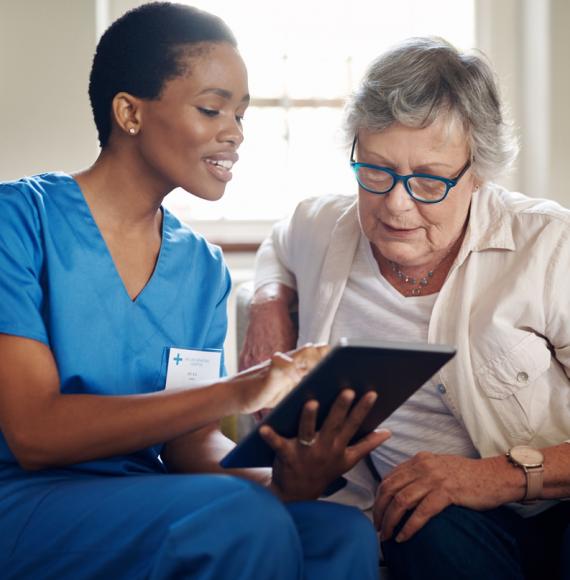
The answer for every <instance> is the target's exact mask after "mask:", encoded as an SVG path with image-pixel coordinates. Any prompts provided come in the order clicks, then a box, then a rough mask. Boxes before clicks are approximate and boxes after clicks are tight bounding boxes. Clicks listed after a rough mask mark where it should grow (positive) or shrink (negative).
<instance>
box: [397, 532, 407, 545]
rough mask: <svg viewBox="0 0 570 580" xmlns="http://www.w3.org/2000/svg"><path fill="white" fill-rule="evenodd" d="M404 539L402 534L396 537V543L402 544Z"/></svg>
mask: <svg viewBox="0 0 570 580" xmlns="http://www.w3.org/2000/svg"><path fill="white" fill-rule="evenodd" d="M405 539H406V538H405V537H404V534H398V535H397V536H396V542H398V544H400V543H401V542H403V541H404V540H405Z"/></svg>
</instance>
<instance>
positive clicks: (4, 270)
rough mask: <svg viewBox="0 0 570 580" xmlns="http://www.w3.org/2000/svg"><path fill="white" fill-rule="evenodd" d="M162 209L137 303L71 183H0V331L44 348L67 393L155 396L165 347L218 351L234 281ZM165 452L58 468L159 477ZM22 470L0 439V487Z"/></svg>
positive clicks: (37, 179)
mask: <svg viewBox="0 0 570 580" xmlns="http://www.w3.org/2000/svg"><path fill="white" fill-rule="evenodd" d="M162 212H163V228H162V245H161V249H160V254H159V257H158V261H157V264H156V267H155V270H154V272H153V274H152V277H151V278H150V280H149V282H148V284H147V285H146V286H145V288H144V289H143V291H142V292H141V293H140V294H139V296H138V297H137V298H136V300H134V301H132V300H131V299H130V297H129V295H128V293H127V291H126V289H125V287H124V285H123V282H122V280H121V278H120V276H119V274H118V272H117V269H116V268H115V265H114V263H113V260H112V258H111V254H110V253H109V250H108V248H107V246H106V244H105V241H104V239H103V237H102V235H101V232H100V231H99V228H98V227H97V224H96V223H95V220H94V219H93V216H92V214H91V212H90V210H89V207H88V205H87V203H86V201H85V199H84V197H83V194H82V192H81V190H80V188H79V186H78V184H77V182H76V181H75V180H74V179H73V178H72V177H71V176H69V175H67V174H64V173H46V174H42V175H37V176H34V177H28V178H24V179H21V180H19V181H13V182H8V183H2V184H0V333H5V334H11V335H18V336H23V337H27V338H31V339H34V340H38V341H40V342H43V343H45V344H46V345H48V346H49V347H50V349H51V350H52V352H53V355H54V357H55V360H56V363H57V367H58V370H59V375H60V380H61V391H62V393H89V394H97V395H130V394H138V393H150V392H153V391H160V390H162V389H164V386H165V380H166V367H167V357H168V349H169V348H170V347H179V348H192V349H221V348H222V347H223V342H224V338H225V335H226V328H227V319H226V301H227V297H228V294H229V291H230V285H231V282H230V277H229V273H228V270H227V267H226V265H225V263H224V260H223V258H222V254H221V251H220V249H219V248H218V247H216V246H213V245H211V244H209V243H208V242H206V240H204V238H202V237H201V236H199V235H197V234H196V233H194V232H193V231H192V230H190V229H189V228H188V227H187V226H184V225H182V224H181V223H180V221H178V219H177V218H176V217H174V216H173V215H172V214H171V213H170V212H169V211H168V210H166V209H165V208H162ZM3 364H6V363H5V362H4V363H3ZM221 370H222V372H224V371H223V363H222V369H221ZM160 450H161V446H160V445H159V446H155V447H153V448H148V449H143V450H140V451H139V452H138V453H133V454H131V455H128V456H120V457H112V458H108V459H101V460H97V461H90V462H86V463H82V464H77V465H73V466H69V468H68V469H67V470H65V471H67V472H69V470H72V471H77V472H83V473H85V472H87V473H108V474H121V473H122V474H128V473H141V472H142V473H145V472H162V471H164V466H163V464H162V463H161V461H160V459H159V453H160ZM53 473H54V474H59V475H61V470H53ZM42 474H44V475H47V473H46V472H42ZM28 475H29V474H27V473H26V472H24V471H23V470H21V469H20V468H19V466H18V465H17V463H16V460H15V458H14V455H13V454H12V452H11V451H10V449H9V448H8V446H7V445H6V441H5V439H4V437H3V436H2V435H1V434H0V480H2V481H3V486H4V485H5V484H6V483H7V481H8V480H13V481H14V480H19V481H20V483H23V481H25V480H26V478H27V477H28ZM14 483H16V481H14ZM4 491H7V489H6V488H5V487H4ZM2 495H4V494H2Z"/></svg>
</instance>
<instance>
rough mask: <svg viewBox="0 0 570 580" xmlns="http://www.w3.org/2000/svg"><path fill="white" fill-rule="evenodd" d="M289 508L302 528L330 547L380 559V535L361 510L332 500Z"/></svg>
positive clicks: (297, 504)
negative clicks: (310, 531)
mask: <svg viewBox="0 0 570 580" xmlns="http://www.w3.org/2000/svg"><path fill="white" fill-rule="evenodd" d="M287 509H288V510H289V511H290V513H291V515H292V516H293V518H294V519H295V520H296V521H297V522H298V523H297V525H298V527H299V526H302V527H303V528H304V529H310V530H314V533H315V534H317V535H318V536H319V537H320V538H321V539H322V540H323V541H324V539H325V538H326V541H327V542H328V544H329V545H331V546H335V545H336V546H338V549H339V550H340V549H342V550H347V551H350V550H354V551H356V552H358V553H360V554H362V553H364V552H366V553H370V554H372V555H375V556H376V557H377V556H378V535H377V533H376V530H375V529H374V526H373V525H372V522H371V521H370V520H369V519H368V518H367V517H366V516H365V515H363V513H362V512H361V511H360V510H358V509H356V508H354V507H349V506H346V505H341V504H337V503H333V502H328V501H314V502H300V503H292V504H289V505H288V506H287Z"/></svg>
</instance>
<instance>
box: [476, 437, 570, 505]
mask: <svg viewBox="0 0 570 580" xmlns="http://www.w3.org/2000/svg"><path fill="white" fill-rule="evenodd" d="M541 452H542V453H543V455H544V474H543V491H542V496H541V499H558V498H562V497H570V444H568V443H562V444H560V445H555V446H552V447H547V448H544V449H541ZM481 461H483V462H485V463H486V464H487V466H488V467H489V468H490V473H491V475H492V479H494V481H495V482H496V483H495V488H496V489H495V493H496V494H497V497H498V498H500V499H501V503H508V502H513V501H514V502H517V501H522V499H523V498H524V496H525V493H526V476H525V473H524V471H523V469H522V468H521V467H518V466H516V465H513V464H512V463H511V462H510V461H509V460H508V459H507V457H506V456H505V455H499V456H496V457H490V458H487V459H482V460H481ZM487 483H488V482H487Z"/></svg>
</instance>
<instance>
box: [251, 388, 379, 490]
mask: <svg viewBox="0 0 570 580" xmlns="http://www.w3.org/2000/svg"><path fill="white" fill-rule="evenodd" d="M354 396H355V394H354V391H351V390H349V389H346V390H344V391H342V393H341V394H340V395H339V396H338V397H337V399H336V401H335V403H334V404H333V406H332V408H331V410H330V412H329V414H328V416H327V418H326V419H325V421H324V423H323V426H322V428H321V429H320V431H318V432H317V431H316V423H317V413H318V403H317V401H314V400H313V401H309V402H308V403H306V404H305V407H304V408H303V412H302V414H301V420H300V422H299V432H298V435H297V437H294V438H290V439H288V438H286V437H281V436H280V435H278V434H277V433H276V432H275V431H274V430H273V429H271V428H270V427H269V426H267V425H264V426H263V427H262V428H261V429H260V434H261V436H262V437H263V438H264V440H265V441H266V442H267V443H268V444H269V445H270V446H271V447H272V448H273V449H274V450H275V453H276V460H275V464H274V466H273V482H272V487H273V488H274V490H275V491H276V492H277V493H278V495H279V496H280V497H281V498H282V499H284V500H286V501H299V500H306V499H316V498H318V497H319V496H320V495H322V493H323V492H324V491H325V490H326V488H327V486H328V485H329V484H330V483H331V482H333V481H334V480H335V479H337V478H338V477H340V476H341V475H342V474H343V473H346V472H347V471H348V470H349V469H351V468H352V467H353V466H354V465H356V463H357V462H358V461H360V459H362V458H363V457H364V456H366V455H367V454H368V453H370V452H371V451H372V450H373V449H375V448H376V447H378V445H381V444H382V443H384V441H386V439H388V437H389V436H390V432H389V431H387V430H385V429H384V430H379V431H373V432H372V433H370V434H369V435H367V436H366V437H364V438H363V439H361V440H360V441H359V442H358V443H355V444H354V445H349V443H350V440H351V439H352V437H353V436H354V435H355V434H356V432H357V431H358V428H359V427H360V425H361V423H362V421H363V420H364V419H365V417H366V416H367V415H368V412H369V411H370V409H371V408H372V406H373V405H374V402H375V400H376V398H377V395H376V393H375V392H370V393H367V394H366V395H365V396H364V397H362V398H361V399H360V401H358V403H357V404H356V405H354V407H353V408H352V409H351V406H352V403H353V401H354Z"/></svg>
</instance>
